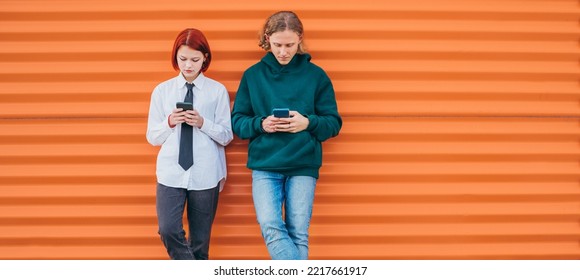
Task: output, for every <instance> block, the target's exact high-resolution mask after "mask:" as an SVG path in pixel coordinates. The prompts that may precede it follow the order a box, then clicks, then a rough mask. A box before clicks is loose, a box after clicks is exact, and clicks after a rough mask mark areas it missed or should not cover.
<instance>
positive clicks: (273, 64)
mask: <svg viewBox="0 0 580 280" xmlns="http://www.w3.org/2000/svg"><path fill="white" fill-rule="evenodd" d="M310 59H312V57H311V56H310V54H307V53H304V54H299V53H297V54H295V55H294V57H292V60H290V62H289V63H288V64H286V65H281V64H280V63H279V62H278V60H277V59H276V57H275V56H274V54H273V53H272V52H268V53H267V54H266V55H265V56H264V57H262V60H261V61H262V62H263V63H264V64H266V65H267V66H268V69H270V71H272V73H273V74H279V73H293V72H300V71H302V70H303V69H304V68H305V67H306V66H308V63H309V62H310Z"/></svg>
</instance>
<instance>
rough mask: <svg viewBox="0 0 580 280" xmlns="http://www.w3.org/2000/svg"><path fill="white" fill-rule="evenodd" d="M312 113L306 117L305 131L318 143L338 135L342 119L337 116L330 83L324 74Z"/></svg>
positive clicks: (334, 98) (336, 107)
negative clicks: (307, 122) (313, 112)
mask: <svg viewBox="0 0 580 280" xmlns="http://www.w3.org/2000/svg"><path fill="white" fill-rule="evenodd" d="M314 111H315V114H314V115H309V116H307V117H308V121H309V124H308V128H307V130H308V131H309V132H310V133H311V134H312V135H314V137H315V138H316V139H317V140H318V141H320V142H323V141H325V140H327V139H329V138H331V137H334V136H336V135H338V132H339V131H340V129H341V127H342V118H341V117H340V115H339V114H338V106H337V104H336V97H335V94H334V88H333V86H332V82H331V81H330V79H329V78H328V76H326V74H324V75H323V77H322V78H321V83H320V84H319V86H318V90H317V93H316V96H315V104H314Z"/></svg>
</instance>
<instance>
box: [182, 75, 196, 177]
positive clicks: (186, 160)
mask: <svg viewBox="0 0 580 280" xmlns="http://www.w3.org/2000/svg"><path fill="white" fill-rule="evenodd" d="M185 85H186V86H187V94H186V95H185V100H183V101H184V102H190V103H193V86H194V84H190V83H186V84H185ZM179 165H181V167H183V170H187V169H189V168H190V167H191V166H192V165H193V127H192V126H190V125H188V124H186V123H181V139H180V141H179Z"/></svg>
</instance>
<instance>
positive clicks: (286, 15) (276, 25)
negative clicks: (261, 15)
mask: <svg viewBox="0 0 580 280" xmlns="http://www.w3.org/2000/svg"><path fill="white" fill-rule="evenodd" d="M285 30H291V31H294V32H296V34H298V37H300V38H301V39H302V40H301V42H300V44H298V53H300V54H303V53H306V46H305V45H304V38H303V37H304V27H303V26H302V22H301V21H300V19H299V18H298V16H297V15H296V14H295V13H294V12H291V11H280V12H276V13H274V14H273V15H271V16H270V17H269V18H268V19H267V20H266V23H265V24H264V27H263V28H262V30H260V32H259V39H260V41H259V42H258V46H260V47H261V48H262V49H264V50H265V51H270V42H268V37H269V36H270V35H272V34H273V33H276V32H282V31H285Z"/></svg>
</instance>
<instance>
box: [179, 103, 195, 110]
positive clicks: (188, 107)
mask: <svg viewBox="0 0 580 280" xmlns="http://www.w3.org/2000/svg"><path fill="white" fill-rule="evenodd" d="M175 107H177V108H183V111H187V110H193V104H192V103H189V102H177V103H176V104H175Z"/></svg>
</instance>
